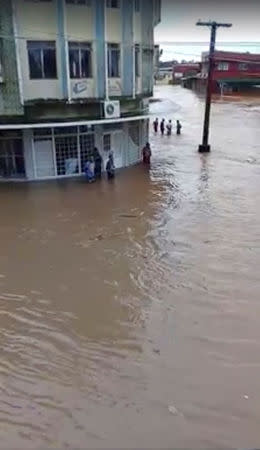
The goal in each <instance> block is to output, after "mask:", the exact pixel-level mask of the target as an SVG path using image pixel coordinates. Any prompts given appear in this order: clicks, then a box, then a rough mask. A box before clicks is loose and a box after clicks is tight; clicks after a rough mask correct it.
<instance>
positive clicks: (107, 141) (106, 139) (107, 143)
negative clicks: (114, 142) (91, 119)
mask: <svg viewBox="0 0 260 450" xmlns="http://www.w3.org/2000/svg"><path fill="white" fill-rule="evenodd" d="M103 150H104V152H110V150H111V134H110V133H107V134H104V135H103Z"/></svg>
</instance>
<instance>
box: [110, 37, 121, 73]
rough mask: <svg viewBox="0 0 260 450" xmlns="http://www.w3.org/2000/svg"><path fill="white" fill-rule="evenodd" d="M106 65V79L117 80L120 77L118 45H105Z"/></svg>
mask: <svg viewBox="0 0 260 450" xmlns="http://www.w3.org/2000/svg"><path fill="white" fill-rule="evenodd" d="M107 65H108V77H109V78H119V77H120V46H119V44H108V45H107Z"/></svg>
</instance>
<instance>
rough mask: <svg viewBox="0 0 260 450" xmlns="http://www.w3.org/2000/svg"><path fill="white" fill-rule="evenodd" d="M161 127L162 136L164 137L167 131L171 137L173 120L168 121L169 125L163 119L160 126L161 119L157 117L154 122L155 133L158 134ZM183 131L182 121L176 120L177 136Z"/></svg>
mask: <svg viewBox="0 0 260 450" xmlns="http://www.w3.org/2000/svg"><path fill="white" fill-rule="evenodd" d="M159 126H160V132H161V135H162V136H163V135H164V133H165V131H166V134H167V136H171V134H172V121H171V119H170V120H168V122H167V123H166V122H165V119H162V120H161V122H160V124H159V119H158V117H156V119H155V120H154V122H153V130H154V132H155V133H158V130H159ZM181 129H182V125H181V123H180V121H179V120H176V134H181Z"/></svg>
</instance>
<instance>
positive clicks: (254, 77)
mask: <svg viewBox="0 0 260 450" xmlns="http://www.w3.org/2000/svg"><path fill="white" fill-rule="evenodd" d="M213 58H214V69H213V74H212V92H213V93H215V94H233V93H236V92H239V93H243V92H245V93H249V92H250V91H251V92H252V91H253V92H259V89H258V86H259V85H260V55H259V54H253V53H240V52H226V51H218V50H216V51H215V52H214V56H213ZM208 64H209V61H208V52H204V53H202V60H201V72H200V73H199V74H197V75H196V76H191V77H187V78H186V79H185V80H184V82H183V84H184V86H185V87H190V88H192V89H195V90H197V91H201V92H204V91H205V90H206V86H207V78H208Z"/></svg>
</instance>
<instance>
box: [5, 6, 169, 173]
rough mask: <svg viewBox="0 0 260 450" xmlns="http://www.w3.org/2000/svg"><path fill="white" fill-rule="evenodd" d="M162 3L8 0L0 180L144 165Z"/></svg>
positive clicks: (6, 8)
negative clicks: (92, 163) (105, 165)
mask: <svg viewBox="0 0 260 450" xmlns="http://www.w3.org/2000/svg"><path fill="white" fill-rule="evenodd" d="M160 10H161V5H160V0H0V30H1V32H0V122H1V125H0V178H25V179H28V180H34V179H47V178H56V177H64V176H71V175H75V176H79V175H81V174H82V173H83V171H84V165H85V162H86V160H87V158H88V157H89V156H90V155H91V153H92V151H93V148H94V146H96V147H98V149H99V150H100V152H101V154H102V156H103V159H104V161H106V159H107V156H108V152H109V150H113V152H114V157H115V164H116V166H117V167H118V168H120V167H124V166H128V165H130V164H133V163H135V162H137V161H138V160H139V159H140V154H141V153H140V152H141V148H142V146H143V144H144V142H145V141H146V140H147V138H148V119H147V116H145V114H146V113H147V106H148V98H149V97H150V96H151V95H152V89H153V49H154V40H153V30H154V26H155V25H156V24H157V23H158V22H159V21H160Z"/></svg>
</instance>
